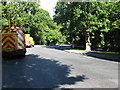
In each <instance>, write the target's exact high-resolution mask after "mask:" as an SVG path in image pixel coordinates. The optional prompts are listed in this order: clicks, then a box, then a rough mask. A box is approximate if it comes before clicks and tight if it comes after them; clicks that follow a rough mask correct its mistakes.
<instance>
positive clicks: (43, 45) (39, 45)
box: [35, 45, 46, 46]
mask: <svg viewBox="0 0 120 90" xmlns="http://www.w3.org/2000/svg"><path fill="white" fill-rule="evenodd" d="M35 46H46V45H35Z"/></svg>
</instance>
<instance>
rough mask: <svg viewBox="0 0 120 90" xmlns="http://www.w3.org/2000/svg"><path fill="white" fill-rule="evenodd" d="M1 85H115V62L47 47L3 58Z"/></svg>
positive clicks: (26, 86) (116, 85)
mask: <svg viewBox="0 0 120 90" xmlns="http://www.w3.org/2000/svg"><path fill="white" fill-rule="evenodd" d="M2 63H3V64H2V77H3V78H2V86H3V88H118V62H114V61H108V60H104V59H99V58H94V57H89V56H84V55H80V54H74V53H68V52H64V51H62V50H57V49H54V48H49V47H42V46H36V47H33V48H27V53H26V57H25V58H21V57H17V58H12V59H7V58H4V59H2Z"/></svg>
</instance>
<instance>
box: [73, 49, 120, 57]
mask: <svg viewBox="0 0 120 90" xmlns="http://www.w3.org/2000/svg"><path fill="white" fill-rule="evenodd" d="M71 50H77V51H81V52H88V53H89V52H90V53H97V54H107V55H113V56H120V52H105V51H86V50H80V49H71Z"/></svg>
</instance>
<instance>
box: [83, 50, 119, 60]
mask: <svg viewBox="0 0 120 90" xmlns="http://www.w3.org/2000/svg"><path fill="white" fill-rule="evenodd" d="M85 55H87V56H91V57H95V58H100V59H103V60H104V59H106V60H109V61H115V62H120V56H113V55H107V54H100V53H96V52H87V53H85Z"/></svg>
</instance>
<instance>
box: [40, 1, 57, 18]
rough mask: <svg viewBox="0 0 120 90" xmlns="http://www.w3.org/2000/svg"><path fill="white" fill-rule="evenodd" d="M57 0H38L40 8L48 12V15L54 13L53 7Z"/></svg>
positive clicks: (51, 15)
mask: <svg viewBox="0 0 120 90" xmlns="http://www.w3.org/2000/svg"><path fill="white" fill-rule="evenodd" d="M57 1H58V0H40V5H41V6H40V8H42V9H44V10H46V11H48V12H49V14H50V17H51V18H52V17H53V15H54V7H55V5H56V3H57Z"/></svg>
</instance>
